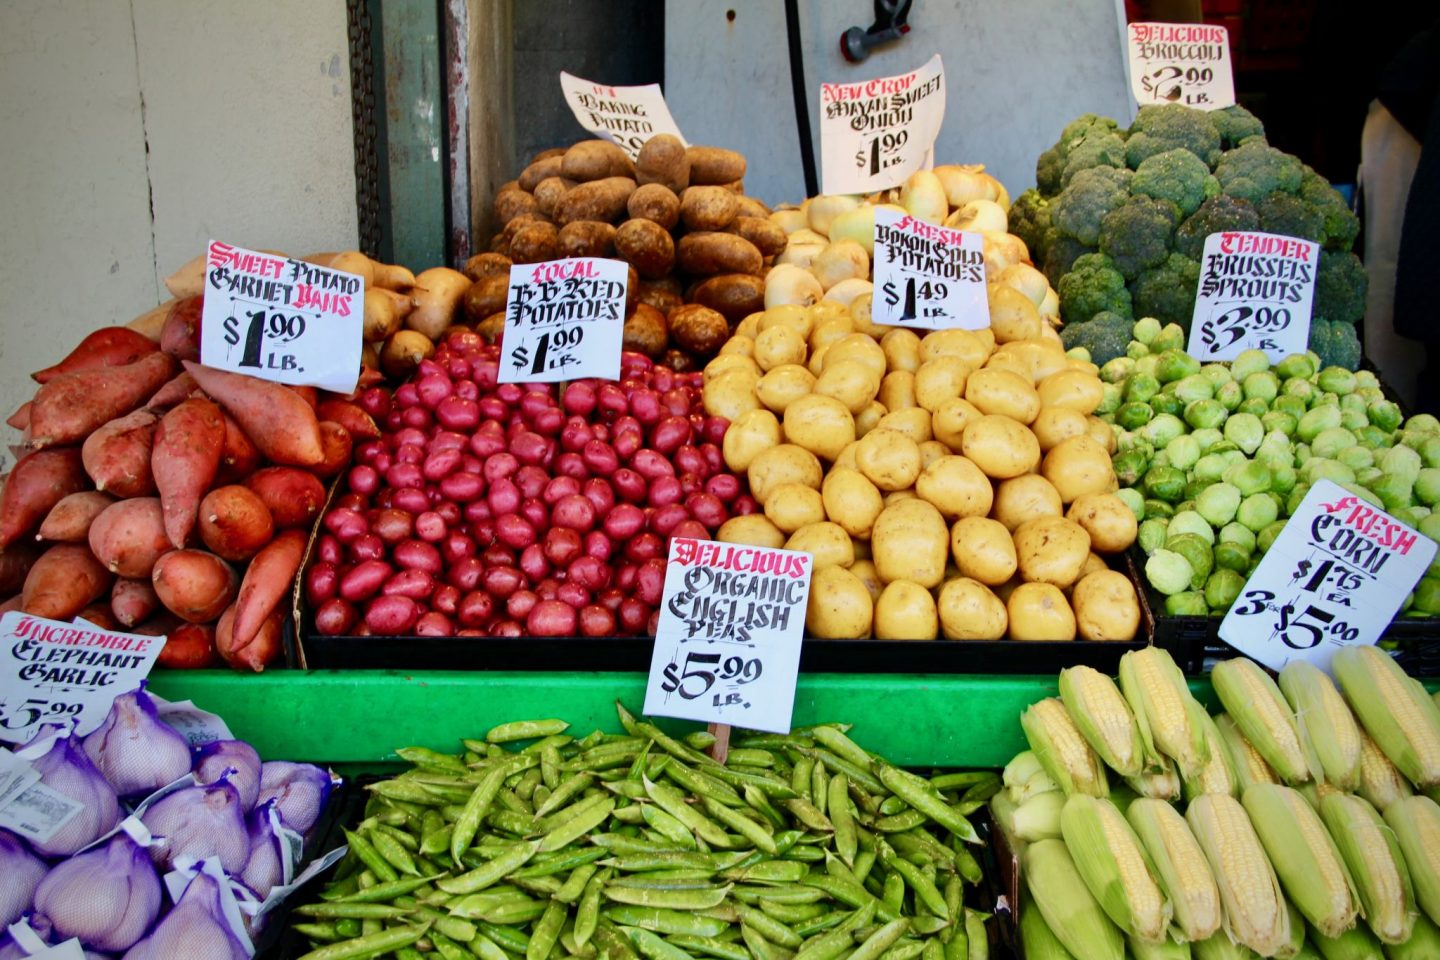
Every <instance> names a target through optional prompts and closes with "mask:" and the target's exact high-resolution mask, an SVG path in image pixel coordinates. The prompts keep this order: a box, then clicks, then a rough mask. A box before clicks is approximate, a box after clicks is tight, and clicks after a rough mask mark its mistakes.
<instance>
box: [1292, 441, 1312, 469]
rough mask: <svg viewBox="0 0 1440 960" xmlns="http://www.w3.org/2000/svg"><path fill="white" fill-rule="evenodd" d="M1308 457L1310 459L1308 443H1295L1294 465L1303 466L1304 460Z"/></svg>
mask: <svg viewBox="0 0 1440 960" xmlns="http://www.w3.org/2000/svg"><path fill="white" fill-rule="evenodd" d="M1309 459H1310V444H1308V443H1297V444H1295V466H1297V467H1303V466H1305V463H1306V461H1308V460H1309Z"/></svg>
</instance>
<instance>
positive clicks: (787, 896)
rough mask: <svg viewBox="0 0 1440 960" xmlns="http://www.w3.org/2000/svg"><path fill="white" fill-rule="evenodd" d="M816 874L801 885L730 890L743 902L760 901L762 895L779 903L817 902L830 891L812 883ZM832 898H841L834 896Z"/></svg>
mask: <svg viewBox="0 0 1440 960" xmlns="http://www.w3.org/2000/svg"><path fill="white" fill-rule="evenodd" d="M813 876H814V874H811V875H809V876H807V877H806V878H805V881H806V882H805V883H804V884H803V885H801V886H785V887H746V886H736V887H735V888H734V889H733V890H731V891H730V895H731V896H733V897H734V898H735V899H736V900H738V901H740V902H742V903H758V902H759V901H760V898H761V897H764V898H765V899H767V900H774V901H777V902H779V903H816V902H818V901H820V900H824V899H825V898H826V896H827V895H829V891H827V890H823V889H821V888H820V887H818V886H812V885H810V883H809V881H810V879H811V877H813ZM832 899H839V898H838V897H833V898H832ZM842 902H843V901H842Z"/></svg>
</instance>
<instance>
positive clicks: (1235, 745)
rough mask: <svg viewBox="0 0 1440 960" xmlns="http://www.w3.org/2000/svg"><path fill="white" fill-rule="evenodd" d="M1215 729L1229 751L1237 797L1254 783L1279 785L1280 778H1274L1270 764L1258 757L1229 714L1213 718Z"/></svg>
mask: <svg viewBox="0 0 1440 960" xmlns="http://www.w3.org/2000/svg"><path fill="white" fill-rule="evenodd" d="M1215 729H1216V731H1218V732H1219V734H1220V739H1221V741H1222V742H1223V743H1224V744H1225V746H1226V747H1227V748H1229V750H1230V760H1231V766H1232V767H1233V769H1234V770H1235V780H1236V783H1237V784H1238V785H1239V787H1240V790H1239V793H1238V794H1237V796H1239V795H1243V794H1244V793H1245V791H1246V790H1248V789H1249V788H1250V785H1251V784H1255V783H1279V782H1280V778H1279V777H1277V776H1275V771H1274V770H1272V769H1270V764H1269V763H1268V762H1266V760H1265V758H1264V757H1262V756H1260V751H1258V750H1256V749H1255V748H1254V747H1253V746H1252V745H1251V743H1250V741H1249V740H1246V739H1245V735H1244V734H1243V733H1241V732H1240V728H1239V727H1237V726H1236V725H1235V721H1234V720H1232V719H1230V716H1229V714H1224V713H1222V714H1220V715H1219V716H1218V717H1215Z"/></svg>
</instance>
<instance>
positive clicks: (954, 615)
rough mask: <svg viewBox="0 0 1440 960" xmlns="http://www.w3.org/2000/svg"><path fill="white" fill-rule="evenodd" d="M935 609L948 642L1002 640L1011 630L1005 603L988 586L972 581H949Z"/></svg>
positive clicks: (943, 588) (953, 579)
mask: <svg viewBox="0 0 1440 960" xmlns="http://www.w3.org/2000/svg"><path fill="white" fill-rule="evenodd" d="M936 606H937V607H938V608H939V610H938V612H939V615H940V632H941V635H942V636H944V638H945V639H946V640H1002V639H1004V637H1005V632H1006V629H1007V628H1008V626H1009V620H1010V618H1009V615H1008V614H1007V613H1006V612H1005V604H1004V602H1003V601H1002V600H1001V599H1000V598H999V597H997V596H995V594H994V593H992V592H991V590H990V588H989V587H987V586H986V585H985V584H983V583H980V582H979V581H977V580H972V579H971V578H969V577H954V578H952V579H950V580H948V581H946V583H945V586H943V587H941V588H940V599H939V602H938V603H937V604H936Z"/></svg>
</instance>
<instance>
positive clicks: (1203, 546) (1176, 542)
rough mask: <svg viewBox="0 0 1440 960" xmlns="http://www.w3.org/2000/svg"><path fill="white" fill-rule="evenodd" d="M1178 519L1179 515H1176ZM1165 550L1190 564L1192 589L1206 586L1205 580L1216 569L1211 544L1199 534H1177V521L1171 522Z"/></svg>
mask: <svg viewBox="0 0 1440 960" xmlns="http://www.w3.org/2000/svg"><path fill="white" fill-rule="evenodd" d="M1176 516H1177V517H1178V516H1179V514H1176ZM1165 549H1166V550H1168V551H1170V552H1171V553H1178V554H1180V556H1182V557H1184V558H1185V562H1186V563H1188V564H1190V589H1191V590H1200V589H1202V588H1204V586H1205V580H1206V578H1207V577H1209V576H1210V571H1211V570H1213V569H1214V567H1215V556H1214V554H1212V553H1211V552H1210V544H1209V543H1207V542H1206V541H1205V539H1204V538H1203V537H1201V536H1199V535H1198V534H1194V533H1181V534H1177V533H1176V532H1175V521H1173V520H1172V521H1171V522H1170V536H1169V537H1168V538H1167V539H1166V540H1165Z"/></svg>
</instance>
